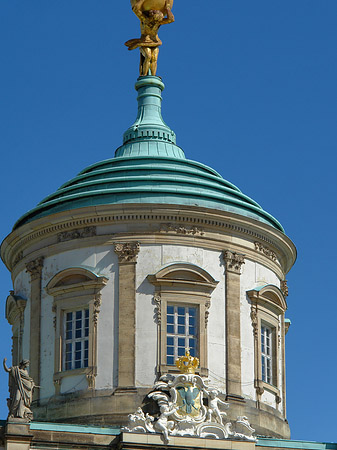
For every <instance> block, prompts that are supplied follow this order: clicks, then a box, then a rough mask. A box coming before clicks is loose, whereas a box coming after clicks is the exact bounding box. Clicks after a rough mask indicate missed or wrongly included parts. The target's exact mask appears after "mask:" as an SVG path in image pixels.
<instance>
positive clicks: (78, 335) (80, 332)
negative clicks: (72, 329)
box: [75, 329, 82, 338]
mask: <svg viewBox="0 0 337 450" xmlns="http://www.w3.org/2000/svg"><path fill="white" fill-rule="evenodd" d="M75 337H76V338H81V337H82V330H81V329H80V330H76V334H75Z"/></svg>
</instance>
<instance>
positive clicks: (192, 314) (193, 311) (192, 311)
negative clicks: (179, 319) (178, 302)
mask: <svg viewBox="0 0 337 450" xmlns="http://www.w3.org/2000/svg"><path fill="white" fill-rule="evenodd" d="M188 313H189V315H190V316H193V317H194V316H195V313H196V308H188Z"/></svg>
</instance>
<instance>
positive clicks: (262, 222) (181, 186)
mask: <svg viewBox="0 0 337 450" xmlns="http://www.w3.org/2000/svg"><path fill="white" fill-rule="evenodd" d="M163 89H164V85H163V83H162V81H161V79H160V78H158V77H155V76H152V75H146V76H143V77H140V78H139V80H138V81H137V83H136V90H137V92H138V117H137V119H136V122H135V123H134V124H133V125H132V126H131V127H130V128H129V129H128V130H127V131H126V132H125V133H124V138H123V145H122V146H121V147H120V148H118V149H117V150H116V155H115V158H113V159H111V160H107V161H103V162H101V163H97V164H95V165H93V166H91V167H89V168H87V169H85V170H83V171H82V172H81V173H80V174H79V175H78V176H77V177H76V178H74V179H73V180H71V181H69V182H68V183H66V184H65V185H63V186H62V187H61V188H60V189H59V190H58V191H56V193H55V194H52V195H51V196H49V197H48V198H46V199H45V200H43V201H42V202H41V203H40V204H39V205H38V206H37V207H36V208H35V209H34V210H32V211H30V212H28V213H27V214H26V215H24V216H23V217H22V218H21V219H19V221H18V222H17V223H16V224H15V226H14V229H13V232H12V233H11V234H10V235H9V236H8V237H7V238H6V239H5V241H4V243H3V245H2V258H3V260H4V262H5V264H6V265H7V267H8V268H9V269H10V270H11V271H12V274H13V278H14V289H13V293H11V294H10V296H9V297H8V300H7V306H6V314H7V317H8V320H9V321H10V323H11V324H12V326H13V336H14V349H13V354H14V361H13V364H14V365H15V364H17V363H18V362H19V361H20V360H21V359H22V358H26V359H30V361H31V372H30V374H31V376H32V377H33V379H34V380H35V381H36V384H38V385H39V386H41V390H40V391H39V392H36V393H35V399H34V403H33V409H34V413H35V417H36V419H37V420H40V421H42V420H45V421H55V422H69V423H71V422H73V423H84V424H92V425H94V424H104V425H123V424H125V423H126V419H127V415H128V414H130V413H132V412H134V411H135V410H136V408H137V407H138V406H139V405H141V404H142V402H143V400H144V397H145V396H146V395H147V394H148V392H149V391H150V390H151V388H152V386H153V384H154V382H155V381H156V379H158V377H160V376H161V375H164V374H166V373H173V374H174V373H176V368H175V365H174V362H175V359H176V358H177V357H178V356H182V354H183V353H185V350H186V347H189V348H190V352H191V354H192V355H193V356H197V357H198V358H199V360H200V369H199V372H198V373H199V375H200V376H201V377H209V378H210V379H211V381H212V382H213V384H214V385H216V386H217V387H218V388H219V389H220V390H222V391H223V392H224V393H225V394H224V400H226V401H227V402H229V403H230V405H231V413H228V414H233V417H234V416H235V417H236V416H237V415H241V416H247V417H249V420H250V423H251V424H252V426H253V427H254V428H255V429H256V430H257V433H258V434H263V435H268V436H275V437H285V438H286V437H289V430H288V424H287V421H286V396H285V370H284V364H285V333H286V328H287V322H286V321H285V318H284V314H285V311H286V285H285V276H286V273H287V272H288V270H289V269H290V268H291V266H292V264H293V263H294V260H295V255H296V251H295V248H294V246H293V244H292V243H291V241H290V240H289V239H288V238H287V237H286V235H285V234H284V232H283V229H282V226H281V225H280V224H279V223H278V222H277V221H276V220H275V219H274V218H273V217H271V216H270V215H269V214H268V213H266V212H265V211H264V210H263V209H262V208H261V207H260V206H259V205H258V204H257V203H256V202H254V201H253V200H251V199H250V198H248V197H247V196H245V195H244V194H242V193H241V192H240V190H239V189H238V188H236V187H235V186H233V185H232V184H231V183H229V182H227V181H226V180H224V179H223V178H222V177H221V176H220V175H219V174H218V173H217V172H216V171H214V170H213V169H211V168H209V167H206V166H204V165H202V164H200V163H196V162H194V161H190V160H188V159H186V158H185V155H184V152H183V151H182V149H180V148H179V147H178V146H177V145H176V141H175V134H174V132H173V131H172V130H171V129H170V128H169V127H168V126H167V125H166V124H165V123H164V122H163V120H162V117H161V110H160V106H161V95H162V91H163ZM229 418H231V416H230V415H229Z"/></svg>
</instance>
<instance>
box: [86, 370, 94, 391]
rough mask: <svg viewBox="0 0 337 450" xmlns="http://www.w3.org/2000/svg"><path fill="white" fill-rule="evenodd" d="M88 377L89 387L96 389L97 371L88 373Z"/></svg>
mask: <svg viewBox="0 0 337 450" xmlns="http://www.w3.org/2000/svg"><path fill="white" fill-rule="evenodd" d="M86 379H87V382H88V388H89V389H95V381H96V374H95V373H92V372H91V373H87V374H86Z"/></svg>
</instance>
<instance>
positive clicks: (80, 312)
mask: <svg viewBox="0 0 337 450" xmlns="http://www.w3.org/2000/svg"><path fill="white" fill-rule="evenodd" d="M77 319H82V311H76V320H77Z"/></svg>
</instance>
